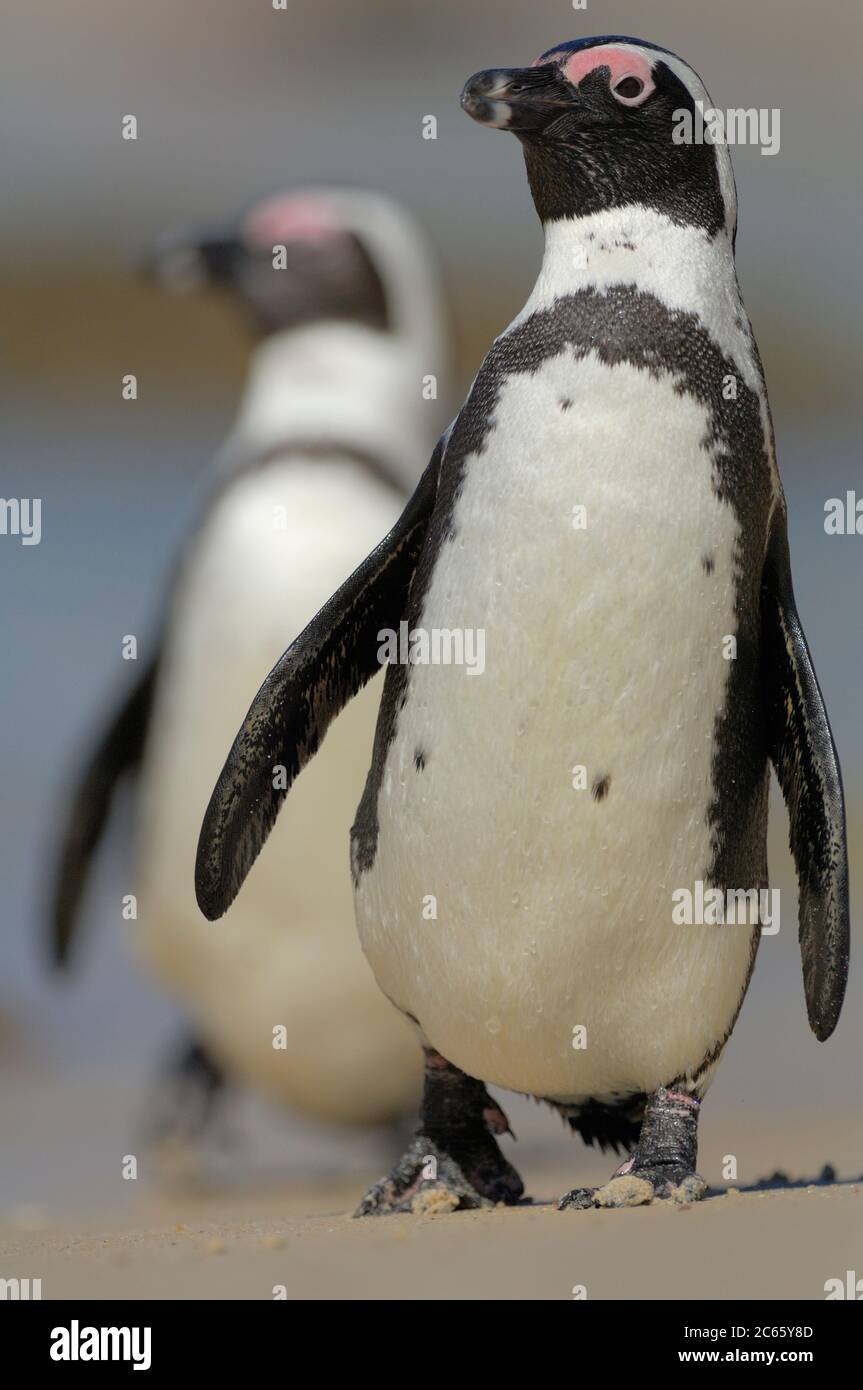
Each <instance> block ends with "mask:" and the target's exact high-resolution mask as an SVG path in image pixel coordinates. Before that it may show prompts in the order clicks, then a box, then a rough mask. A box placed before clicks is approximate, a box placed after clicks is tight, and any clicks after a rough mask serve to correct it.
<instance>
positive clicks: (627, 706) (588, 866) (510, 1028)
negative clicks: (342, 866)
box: [357, 351, 751, 1099]
mask: <svg viewBox="0 0 863 1390" xmlns="http://www.w3.org/2000/svg"><path fill="white" fill-rule="evenodd" d="M561 400H569V401H571V406H570V408H569V409H566V410H564V409H562V408H561V405H560V402H561ZM495 420H496V428H495V429H494V431H493V432H492V433H491V434H490V435H489V436H488V438H487V441H486V447H485V449H484V451H483V452H482V453H481V454H478V455H474V456H471V457H470V458H469V459H468V460H467V462H466V466H465V482H464V486H463V489H462V493H461V496H460V498H459V500H458V502H457V504H456V509H455V514H454V518H453V521H454V532H455V535H454V538H453V539H452V540H450V541H448V542H447V543H446V544H445V546H444V550H443V552H442V554H441V556H440V558H439V560H438V564H437V566H436V568H435V571H434V574H433V577H432V580H431V584H430V587H429V591H428V593H427V596H426V601H425V604H424V611H423V615H422V619H421V625H422V626H423V627H424V628H428V629H431V628H434V627H439V628H458V627H464V628H482V629H484V630H485V633H486V639H485V640H486V654H485V672H484V674H482V675H468V674H467V672H466V670H465V669H464V668H456V667H451V666H442V665H441V666H434V665H429V666H417V667H412V668H411V671H410V675H409V684H408V698H407V703H406V706H405V708H404V709H403V710H402V712H401V713H400V714H399V716H398V721H397V727H396V735H395V739H394V742H393V744H392V746H391V748H390V752H389V757H388V760H387V764H386V768H385V772H384V779H383V784H382V787H381V793H380V799H379V806H378V811H379V821H380V831H379V839H378V848H377V856H376V859H375V863H374V865H373V867H372V868H371V870H370V871H369V872H367V873H366V874H365V875H363V876H362V877H361V879H360V882H359V888H358V894H357V901H358V920H359V923H360V931H361V937H362V941H363V945H364V948H365V950H366V953H367V955H368V957H369V959H370V961H371V964H372V967H373V969H374V971H375V974H376V975H377V978H378V980H379V981H380V983H381V986H382V988H383V989H384V990H385V991H386V993H387V994H388V995H389V996H390V997H391V998H392V999H393V1000H394V1001H395V1002H396V1003H398V1004H399V1005H400V1007H402V1008H404V1009H405V1010H407V1011H408V1012H410V1013H411V1014H413V1015H414V1016H415V1017H416V1019H417V1020H418V1021H419V1023H420V1025H421V1027H422V1028H423V1030H424V1032H425V1033H426V1035H427V1036H428V1038H429V1039H430V1041H431V1042H432V1043H433V1045H434V1046H435V1047H436V1048H437V1049H439V1050H440V1051H441V1052H442V1053H443V1054H444V1055H445V1056H446V1057H448V1058H449V1059H450V1060H451V1061H452V1062H454V1063H455V1064H456V1065H458V1066H460V1067H461V1068H463V1069H464V1070H465V1071H467V1072H468V1073H470V1074H472V1075H474V1076H478V1077H481V1078H482V1079H483V1080H485V1081H491V1082H494V1083H497V1084H499V1085H502V1086H506V1087H510V1088H512V1089H515V1090H521V1091H526V1092H530V1093H532V1094H537V1095H541V1096H547V1097H554V1098H558V1099H565V1098H566V1099H573V1098H579V1097H580V1098H584V1097H588V1096H597V1097H601V1096H610V1095H613V1094H615V1093H623V1092H631V1091H641V1090H650V1089H652V1088H654V1087H655V1086H657V1085H659V1084H662V1083H663V1082H669V1081H671V1080H673V1079H675V1078H676V1077H677V1076H678V1075H679V1074H685V1073H686V1072H688V1071H691V1070H694V1069H695V1068H696V1067H697V1066H698V1065H699V1063H700V1062H701V1061H702V1059H703V1058H704V1056H705V1054H706V1053H707V1052H708V1050H709V1049H710V1048H711V1047H712V1046H713V1044H715V1043H716V1041H717V1040H718V1039H721V1038H722V1037H723V1036H724V1034H725V1032H726V1030H727V1028H728V1026H729V1024H730V1023H731V1020H732V1018H733V1015H734V1011H735V1007H736V1005H737V1003H738V1000H739V998H740V993H741V990H742V988H743V985H744V982H745V979H746V975H747V971H748V967H749V960H750V942H751V935H750V930H749V929H748V928H746V927H743V926H739V927H732V926H729V927H720V928H717V927H712V926H688V927H681V926H678V925H675V924H673V922H672V907H673V901H672V893H673V891H674V890H675V889H679V888H686V887H688V888H690V890H691V889H693V887H694V883H695V881H696V880H698V879H702V880H703V879H704V878H705V877H706V871H707V868H708V865H709V864H710V862H711V860H712V858H713V853H712V850H711V843H710V831H709V828H708V825H707V822H706V812H707V808H708V805H709V803H710V800H711V789H712V781H711V757H712V753H713V746H714V745H713V734H714V723H715V720H716V717H717V714H718V713H719V711H720V710H721V708H722V703H723V694H724V690H725V685H726V679H727V675H728V663H727V661H726V659H725V657H724V655H723V637H724V636H725V635H726V634H730V633H733V632H734V630H735V620H734V613H733V603H734V583H733V563H732V557H733V549H734V542H735V537H736V534H737V522H736V519H735V516H734V513H733V511H732V510H731V508H730V507H729V506H726V505H724V504H721V503H720V502H718V501H717V498H716V497H715V495H714V493H713V490H712V487H711V476H710V474H711V470H710V462H709V458H708V455H707V453H706V452H705V450H704V449H703V448H702V441H704V440H705V438H706V436H707V432H708V420H707V416H706V413H705V411H704V410H703V409H702V408H701V407H700V406H699V405H697V404H696V403H694V402H693V401H692V400H691V399H690V398H689V397H686V396H678V395H676V394H675V392H674V390H673V385H672V383H671V382H670V381H669V380H667V379H663V380H662V381H656V380H652V379H650V378H649V377H648V376H647V374H646V373H644V372H639V371H637V370H636V369H635V368H632V367H630V366H627V365H620V366H616V367H614V368H610V367H606V366H603V365H601V364H600V363H599V362H598V361H597V360H595V359H594V358H592V357H589V358H586V359H584V360H582V361H580V362H577V361H576V360H575V359H574V358H573V357H572V355H571V354H570V353H569V352H568V351H567V352H564V353H562V354H561V355H560V356H558V357H557V358H555V359H553V360H550V361H548V362H546V363H545V364H544V366H543V367H542V368H541V370H540V371H539V372H538V373H537V375H535V376H516V377H511V378H510V379H509V380H508V382H507V384H506V386H505V387H504V389H503V392H502V394H501V398H500V401H499V403H498V406H497V409H496V412H495ZM581 506H583V507H585V508H586V520H587V525H586V529H574V526H573V509H574V508H576V507H581ZM705 556H710V557H711V558H712V561H713V569H712V572H711V573H709V574H708V573H706V572H705V568H704V565H703V563H702V558H703V557H705ZM419 751H421V752H422V754H423V756H424V760H425V766H424V768H423V770H421V771H418V770H417V768H416V766H415V761H414V760H415V756H416V754H417V752H419ZM579 766H583V767H584V768H585V769H586V783H587V786H586V789H585V790H577V789H575V787H574V786H573V781H574V777H573V769H574V768H576V767H579ZM602 778H608V779H609V782H608V790H607V793H606V795H605V796H604V798H603V799H601V800H595V799H594V796H593V795H592V792H591V787H592V785H593V784H594V782H596V781H598V780H599V779H602ZM430 898H433V899H434V904H432V903H431V902H430ZM434 907H436V914H437V915H436V919H434V918H430V913H431V911H432V910H433V908H434ZM581 1028H583V1029H584V1030H586V1032H585V1034H584V1035H582V1034H580V1033H575V1034H574V1030H576V1029H581ZM574 1040H575V1041H582V1040H583V1041H586V1046H585V1047H578V1048H576V1047H574V1046H573V1042H574Z"/></svg>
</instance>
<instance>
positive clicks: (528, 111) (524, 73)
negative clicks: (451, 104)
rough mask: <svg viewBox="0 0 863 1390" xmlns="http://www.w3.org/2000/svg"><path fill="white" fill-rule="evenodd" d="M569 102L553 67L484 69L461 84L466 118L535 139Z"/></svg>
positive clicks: (565, 84)
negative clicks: (470, 117)
mask: <svg viewBox="0 0 863 1390" xmlns="http://www.w3.org/2000/svg"><path fill="white" fill-rule="evenodd" d="M572 101H573V89H572V87H571V86H570V84H569V83H568V82H567V81H566V80H565V78H563V77H562V76H561V73H560V69H559V68H558V66H557V64H556V63H543V64H542V65H541V66H540V67H535V68H488V69H487V70H486V71H485V72H477V73H474V75H473V77H471V78H468V81H467V82H466V83H465V86H464V91H463V92H462V94H461V104H462V106H463V108H464V110H465V111H466V112H467V114H468V115H469V116H472V117H473V119H474V120H475V121H479V123H480V124H481V125H488V126H492V127H493V128H494V129H495V130H509V131H512V133H513V134H514V135H539V134H540V133H541V132H542V131H543V130H545V128H546V126H549V125H550V124H551V122H552V121H553V120H555V118H556V117H557V116H560V115H561V114H562V113H563V111H564V109H565V108H566V107H567V106H571V105H572Z"/></svg>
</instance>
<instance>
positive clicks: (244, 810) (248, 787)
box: [195, 434, 447, 921]
mask: <svg viewBox="0 0 863 1390" xmlns="http://www.w3.org/2000/svg"><path fill="white" fill-rule="evenodd" d="M446 439H447V435H446V434H445V435H443V436H442V437H441V439H440V440H439V441H438V444H437V446H436V448H435V451H434V453H433V454H432V457H431V460H430V462H429V464H428V466H427V468H426V470H425V472H424V473H423V475H422V478H421V479H420V482H419V485H418V487H417V489H416V491H415V492H414V494H413V496H412V497H411V499H410V501H409V502H408V504H407V506H406V507H405V509H404V511H403V512H402V514H401V516H400V517H399V519H398V521H397V522H396V524H395V526H394V527H393V528H392V530H391V531H390V532H389V534H388V535H387V536H385V537H384V539H383V540H382V541H381V543H380V545H378V546H377V547H376V549H374V550H373V551H372V553H371V554H370V555H369V556H367V557H366V559H365V560H364V561H363V562H362V564H361V565H360V566H359V568H358V569H356V570H355V571H354V573H353V574H352V575H351V576H350V578H349V579H347V580H346V581H345V583H344V584H343V585H342V586H341V588H340V589H338V590H337V591H336V593H335V594H334V595H333V597H332V598H331V599H329V600H328V602H327V603H325V604H324V606H323V608H322V609H321V611H320V612H319V613H318V614H317V616H316V617H314V618H313V619H312V621H311V622H310V623H309V625H308V627H306V628H304V629H303V631H302V632H301V633H300V635H299V637H297V638H296V640H295V641H294V642H292V644H291V646H290V647H288V649H287V651H286V652H285V653H284V654H283V656H282V657H281V658H280V659H279V661H278V662H277V663H276V665H275V666H274V667H273V669H272V671H271V672H270V674H269V675H268V676H267V679H266V680H265V681H264V683H263V685H262V686H261V688H260V690H259V691H258V694H257V695H256V696H255V699H254V700H253V702H252V705H251V707H250V709H249V712H248V714H247V715H246V718H245V720H244V721H243V726H242V728H241V729H240V731H239V733H238V734H237V737H236V738H235V739H234V743H233V746H232V748H231V751H230V753H229V754H228V757H227V760H226V762H225V765H224V767H223V768H222V771H221V773H220V775H219V780H218V782H217V783H216V786H215V789H214V791H213V794H212V796H211V797H210V803H209V805H208V807H207V810H206V814H205V816H204V822H203V825H202V826H201V834H200V838H199V840H198V852H197V858H196V863H195V892H196V894H197V899H198V906H199V907H200V909H201V911H202V912H203V914H204V916H205V917H207V918H209V920H210V921H215V920H216V918H217V917H221V916H222V914H223V913H224V912H226V911H227V909H228V908H229V907H230V905H231V903H232V902H233V901H234V898H235V897H236V896H237V893H238V892H239V891H240V888H241V887H242V884H243V881H244V880H245V877H246V875H247V874H248V872H249V870H250V868H251V867H252V865H253V863H254V862H255V860H256V858H257V857H258V854H259V853H260V851H261V849H262V847H263V845H264V842H265V841H266V838H267V836H268V835H269V833H270V831H271V830H272V828H273V825H274V824H275V821H276V817H277V815H278V813H279V809H280V807H281V804H282V802H283V801H284V799H285V797H286V796H287V794H288V791H289V790H290V787H291V785H292V783H293V781H294V779H295V778H296V777H297V776H298V774H299V773H300V772H301V771H302V769H303V768H304V767H305V765H306V763H307V762H309V760H310V759H311V758H313V757H314V755H315V753H316V752H317V751H318V748H319V747H320V745H321V742H322V740H323V738H324V735H325V733H326V731H327V729H328V728H329V726H330V724H331V723H332V721H333V720H334V719H335V717H336V715H338V714H339V713H340V711H341V710H342V709H343V708H344V706H345V705H346V704H347V703H348V701H349V700H351V699H352V698H353V696H354V695H356V694H357V692H358V691H359V690H361V689H362V687H363V686H364V685H365V684H366V683H367V682H368V681H369V680H371V678H372V676H374V675H375V674H376V673H377V672H378V671H379V670H380V669H381V662H380V658H379V647H380V639H379V637H378V633H379V632H380V630H381V629H382V628H392V629H393V630H397V629H398V625H399V622H400V621H401V618H402V616H403V614H404V611H405V606H406V603H407V595H408V591H409V589H410V585H411V581H412V579H413V575H414V570H415V568H416V563H417V560H418V558H419V554H420V550H421V549H422V545H423V541H424V539H425V534H426V530H427V528H428V523H429V518H430V517H431V513H432V509H433V507H434V503H435V498H436V496H437V485H438V477H439V473H440V464H441V459H442V457H443V450H444V447H445V444H446ZM277 769H278V770H279V773H280V775H279V776H278V777H277V775H276V773H277ZM274 783H277V785H274Z"/></svg>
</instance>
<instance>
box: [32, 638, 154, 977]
mask: <svg viewBox="0 0 863 1390" xmlns="http://www.w3.org/2000/svg"><path fill="white" fill-rule="evenodd" d="M158 665H159V661H158V656H157V657H154V659H153V660H152V661H151V662H150V663H149V665H148V666H147V667H146V668H145V670H144V671H143V672H142V674H141V676H140V677H139V678H138V681H137V683H136V684H135V686H134V687H133V689H132V690H131V692H130V693H129V695H127V697H126V699H125V700H124V701H123V703H122V705H121V706H120V708H119V709H118V710H117V712H116V714H115V715H114V718H113V719H112V720H111V722H110V724H109V725H108V728H107V729H106V730H105V733H104V734H103V736H102V738H101V739H100V741H99V743H98V744H97V746H96V748H95V749H94V751H93V753H92V755H91V757H90V761H89V763H88V764H87V767H86V768H85V770H84V773H83V775H82V777H81V778H80V781H79V783H78V786H77V788H76V790H75V792H74V795H73V796H72V798H71V801H70V804H69V808H68V811H67V813H66V818H65V826H64V830H63V836H62V849H61V853H60V868H59V871H58V873H57V878H56V880H55V883H54V897H53V903H52V911H51V916H50V932H51V941H50V944H51V954H52V957H53V959H54V962H55V964H57V965H65V964H66V961H67V958H68V955H69V948H70V945H71V942H72V937H73V935H74V933H75V927H76V924H77V921H78V917H79V909H80V906H81V899H82V897H83V895H84V889H85V887H86V883H87V875H88V874H89V871H90V863H91V860H92V857H93V854H94V853H95V850H96V848H97V846H98V844H99V841H100V839H101V837H102V832H103V831H104V829H105V826H106V824H107V820H108V813H109V811H110V809H111V799H112V797H113V795H114V790H115V788H116V786H117V783H118V781H119V780H120V778H121V777H122V776H123V775H124V774H125V773H127V772H130V771H132V770H133V769H134V768H136V767H137V766H138V764H139V763H140V761H141V757H142V755H143V752H144V744H145V742H146V737H147V729H148V726H149V722H150V712H151V710H152V707H153V696H154V693H155V689H156V675H157V671H158Z"/></svg>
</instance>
